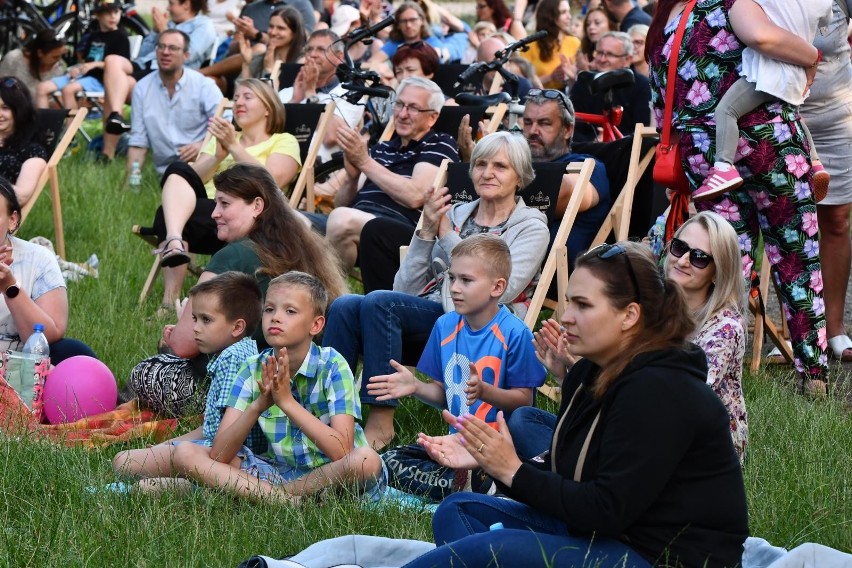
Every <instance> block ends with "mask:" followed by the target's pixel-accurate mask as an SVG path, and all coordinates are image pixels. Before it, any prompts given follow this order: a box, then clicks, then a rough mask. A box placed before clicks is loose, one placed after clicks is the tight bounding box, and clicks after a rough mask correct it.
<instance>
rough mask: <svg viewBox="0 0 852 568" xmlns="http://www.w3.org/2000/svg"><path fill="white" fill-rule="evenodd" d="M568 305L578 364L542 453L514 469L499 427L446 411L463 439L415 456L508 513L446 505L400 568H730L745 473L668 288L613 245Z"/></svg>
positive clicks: (682, 307)
mask: <svg viewBox="0 0 852 568" xmlns="http://www.w3.org/2000/svg"><path fill="white" fill-rule="evenodd" d="M566 296H567V300H568V306H567V308H566V310H565V313H564V314H563V315H562V326H563V327H564V331H563V332H562V340H563V341H564V342H565V343H566V344H567V345H569V346H570V348H571V351H572V352H573V353H574V354H576V355H578V356H581V357H582V359H581V360H580V361H578V362H577V363H576V364H575V365H574V366H573V367H572V368H571V370H570V372H569V373H568V375H567V377H565V380H564V383H563V392H564V396H563V398H562V405H561V407H560V410H559V416H558V421H557V424H558V425H557V427H556V430H555V432H554V433H553V440H552V442H551V444H550V446H549V447H550V451H549V453H548V454H546V455H545V456H542V457H541V459H538V460H527V461H524V460H523V459H522V458H521V457H519V455H518V454H517V452H516V451H515V446H514V442H513V440H514V438H513V436H511V435H510V434H509V429H508V426H507V425H506V422H505V421H504V420H502V415H500V416H499V417H498V422H499V430H494V429H493V428H491V427H489V426H488V425H487V424H485V423H484V422H483V421H481V420H480V419H479V418H477V417H474V416H471V415H466V416H462V417H461V418H460V419H458V420H456V419H455V418H453V417H452V416H451V415H450V414H449V413H447V412H446V411H445V412H444V419H445V420H446V421H447V422H448V423H449V424H451V425H452V426H454V427H455V428H456V429H457V430H458V431H459V435H453V436H442V437H429V436H425V435H423V434H421V435H420V436H419V437H418V441H419V442H420V443H421V444H422V445H423V446H424V447H425V448H426V450H427V451H428V452H429V455H430V456H431V457H432V458H433V459H435V460H436V461H438V462H439V463H440V464H441V465H444V466H446V467H452V468H469V469H473V468H482V469H483V470H484V471H485V472H486V473H487V474H488V475H489V476H491V477H492V478H493V479H494V480H495V481H496V482H497V487H498V489H499V490H500V491H502V492H503V493H504V494H505V496H506V497H509V499H506V498H505V497H495V496H490V495H482V494H478V493H470V492H467V493H455V494H453V495H451V496H450V497H448V498H447V499H446V500H444V501H443V502H442V503H441V505H439V507H438V510H437V511H436V513H435V515H434V517H433V519H432V530H433V532H434V536H435V543H436V544H437V545H438V548H436V549H435V550H434V551H432V552H429V553H427V554H425V555H424V556H422V557H420V558H418V559H417V560H414V561H413V562H411V563H410V564H408V565H407V568H421V567H426V566H449V565H450V564H464V565H467V566H485V565H487V564H489V563H498V564H500V565H505V566H526V567H538V566H542V567H544V566H579V565H583V566H586V565H589V566H614V565H618V566H632V567H639V568H649V567H650V566H652V565H656V564H658V563H659V562H660V561H661V560H662V561H663V562H664V563H665V564H666V565H667V566H669V565H671V566H704V567H708V568H721V567H724V566H734V565H737V564H739V563H740V561H741V559H742V546H743V543H744V542H745V539H746V537H747V536H748V513H747V503H746V495H745V487H744V484H743V477H742V470H741V468H740V463H739V460H738V459H737V455H736V453H735V452H734V448H733V445H732V444H731V437H730V430H729V428H728V413H727V412H726V410H725V407H724V406H723V405H722V403H721V402H720V401H719V399H718V397H716V396H715V395H714V394H713V393H712V392H711V391H710V389H708V388H707V386H706V385H705V379H706V375H707V365H706V359H705V357H704V353H702V352H701V350H700V349H699V348H698V347H696V346H694V345H691V344H690V343H689V341H688V340H689V337H690V335H691V334H692V332H693V330H694V325H695V324H694V321H693V318H692V317H691V316H690V309H689V306H688V305H687V303H686V301H685V299H684V294H683V292H682V291H681V289H680V287H679V286H678V285H677V284H675V282H674V281H673V280H672V279H670V278H667V277H665V276H662V275H661V274H660V272H659V269H658V268H657V264H656V262H655V260H654V258H653V256H652V254H651V252H650V250H648V248H647V247H645V246H644V245H641V244H639V243H629V242H621V243H617V244H615V245H602V246H601V247H598V248H596V249H593V250H591V251H589V252H588V253H586V254H585V255H583V256H581V257H580V258H578V259H577V267H576V269H575V270H574V272H573V273H572V274H571V279H570V280H569V282H568V290H567V294H566ZM494 523H502V526H503V528H504V530H500V531H491V530H489V527H490V526H492V525H493V524H494Z"/></svg>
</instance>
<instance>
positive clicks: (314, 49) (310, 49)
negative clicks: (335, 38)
mask: <svg viewBox="0 0 852 568" xmlns="http://www.w3.org/2000/svg"><path fill="white" fill-rule="evenodd" d="M326 49H327V48H325V47H322V46H310V45H309V46H308V47H306V48H305V55H307V54H309V53H324V52H325V50H326Z"/></svg>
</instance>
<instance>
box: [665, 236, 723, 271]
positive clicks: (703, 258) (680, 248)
mask: <svg viewBox="0 0 852 568" xmlns="http://www.w3.org/2000/svg"><path fill="white" fill-rule="evenodd" d="M669 252H670V253H672V255H673V256H674V257H675V258H681V257H682V256H683V255H685V254H686V253H689V264H691V265H692V266H694V267H695V268H699V269H701V268H707V265H708V264H710V263H711V262H713V257H712V256H710V255H709V254H707V253H706V252H704V251H703V250H701V249H695V248H694V249H691V248H689V245H688V244H686V243H685V242H683V241H682V240H680V239H678V238H672V240H671V241H670V242H669Z"/></svg>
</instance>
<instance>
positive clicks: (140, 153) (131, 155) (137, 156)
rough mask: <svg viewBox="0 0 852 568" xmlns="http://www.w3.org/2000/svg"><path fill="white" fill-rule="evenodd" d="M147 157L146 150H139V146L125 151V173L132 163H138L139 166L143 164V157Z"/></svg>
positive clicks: (128, 171)
mask: <svg viewBox="0 0 852 568" xmlns="http://www.w3.org/2000/svg"><path fill="white" fill-rule="evenodd" d="M147 155H148V148H140V147H139V146H131V147H130V148H128V149H127V173H128V174H130V170H131V168H132V167H133V163H134V162H139V166H140V167H141V166H142V164H144V163H145V156H147Z"/></svg>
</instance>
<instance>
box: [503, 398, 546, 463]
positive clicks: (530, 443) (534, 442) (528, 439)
mask: <svg viewBox="0 0 852 568" xmlns="http://www.w3.org/2000/svg"><path fill="white" fill-rule="evenodd" d="M506 423H507V424H508V425H509V433H511V434H512V443H513V444H514V445H515V452H517V454H518V457H519V458H521V459H522V460H528V459H531V458H534V457H536V456H537V455H540V454H542V453H544V452H546V451H547V450H549V449H550V442H551V441H552V440H553V431H554V430H556V415H554V414H551V413H550V412H548V411H546V410H542V409H541V408H534V407H532V406H522V407H521V408H516V409H515V410H514V411H513V412H512V414H510V415H509V419H508V420H507V422H506Z"/></svg>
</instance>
